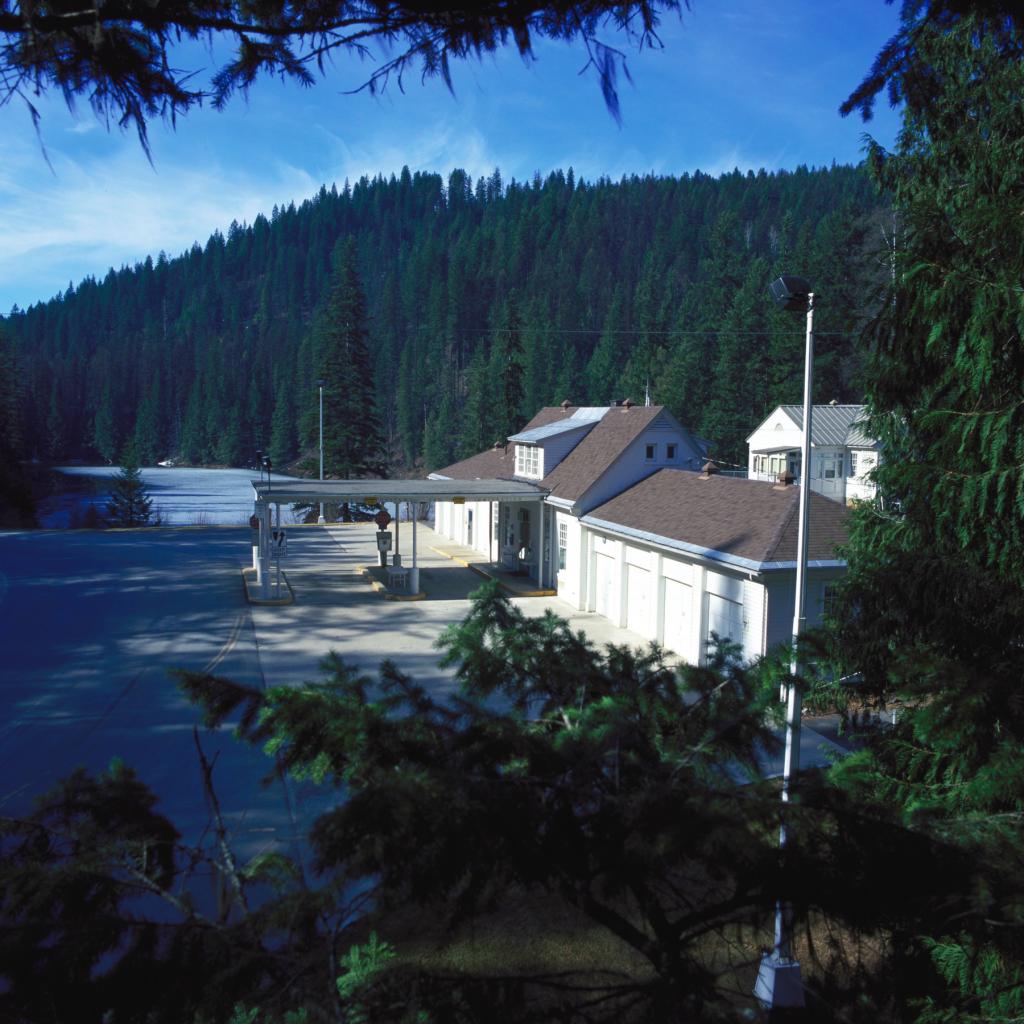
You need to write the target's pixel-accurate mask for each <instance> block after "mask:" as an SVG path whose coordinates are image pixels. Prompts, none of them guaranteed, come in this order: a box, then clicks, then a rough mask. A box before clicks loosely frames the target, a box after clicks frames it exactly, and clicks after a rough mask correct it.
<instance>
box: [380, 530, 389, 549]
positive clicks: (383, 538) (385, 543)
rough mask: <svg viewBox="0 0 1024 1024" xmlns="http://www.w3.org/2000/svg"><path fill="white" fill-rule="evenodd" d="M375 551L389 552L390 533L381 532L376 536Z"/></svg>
mask: <svg viewBox="0 0 1024 1024" xmlns="http://www.w3.org/2000/svg"><path fill="white" fill-rule="evenodd" d="M377 550H378V551H390V550H391V531H390V530H381V531H380V532H379V533H378V534H377Z"/></svg>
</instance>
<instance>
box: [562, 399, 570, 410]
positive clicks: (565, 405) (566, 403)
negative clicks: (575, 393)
mask: <svg viewBox="0 0 1024 1024" xmlns="http://www.w3.org/2000/svg"><path fill="white" fill-rule="evenodd" d="M562 408H563V409H569V408H571V403H570V402H569V399H568V398H566V399H563V401H562Z"/></svg>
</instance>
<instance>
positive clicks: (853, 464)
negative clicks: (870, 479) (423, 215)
mask: <svg viewBox="0 0 1024 1024" xmlns="http://www.w3.org/2000/svg"><path fill="white" fill-rule="evenodd" d="M856 475H857V453H856V452H850V476H856Z"/></svg>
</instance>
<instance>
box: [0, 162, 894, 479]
mask: <svg viewBox="0 0 1024 1024" xmlns="http://www.w3.org/2000/svg"><path fill="white" fill-rule="evenodd" d="M887 219H888V218H887V215H886V214H885V213H884V211H883V210H882V209H881V203H880V200H879V199H878V198H877V196H876V194H875V192H874V189H873V186H872V185H871V184H870V182H869V180H868V177H867V175H866V174H865V173H863V171H862V170H861V169H857V168H850V167H833V168H831V169H826V170H817V171H814V170H807V169H806V168H799V169H797V170H796V171H793V172H779V173H774V174H767V173H765V172H761V173H759V174H757V175H754V174H751V173H748V174H746V175H744V174H741V173H740V172H734V173H732V174H728V175H725V176H723V177H721V178H712V177H709V176H707V175H704V174H700V173H697V174H694V175H693V176H689V175H687V176H684V177H682V178H669V177H651V176H648V177H632V178H628V179H623V180H622V181H620V182H612V181H609V180H598V181H597V182H594V183H585V182H577V181H575V180H574V176H573V172H572V171H571V170H570V171H569V172H568V173H562V172H556V173H554V174H551V175H550V176H549V177H548V178H547V179H546V180H541V179H540V177H536V178H535V179H534V181H533V182H532V183H527V184H520V183H516V182H510V183H508V184H505V183H503V181H502V179H501V176H500V173H499V172H498V171H495V172H494V174H493V175H492V176H491V177H490V178H488V179H482V178H481V179H480V180H479V181H478V182H477V183H476V184H475V185H474V183H473V182H472V180H471V179H470V178H469V177H468V176H467V175H466V174H465V173H463V172H461V171H455V172H453V173H452V174H451V175H450V176H449V178H448V180H447V181H445V180H444V179H443V178H442V177H441V176H439V175H436V174H415V175H413V174H410V173H409V172H408V171H407V170H406V171H403V172H402V174H401V176H400V177H397V178H396V177H394V176H392V177H390V178H384V177H378V178H376V179H374V180H372V181H371V180H369V179H365V178H364V179H362V180H360V181H359V182H358V183H356V184H355V185H354V186H353V187H349V186H348V185H346V186H345V187H344V188H343V189H341V190H340V191H339V190H338V189H336V188H334V187H332V188H330V189H327V188H322V189H321V190H320V192H319V193H318V194H317V195H316V196H315V197H314V198H313V199H311V200H308V201H307V202H304V203H303V204H302V205H301V206H299V207H295V206H288V207H287V208H283V209H278V208H275V209H274V210H273V212H272V213H271V214H270V216H269V217H263V216H260V217H257V218H256V221H255V222H254V223H253V224H252V225H251V226H240V225H238V224H232V225H231V227H230V228H229V229H228V231H227V234H226V235H221V234H220V233H217V234H214V235H213V236H212V237H211V238H210V239H209V241H208V242H207V243H206V245H205V247H200V246H199V245H195V246H194V247H193V248H192V249H191V251H189V252H187V253H185V254H184V255H182V256H180V257H178V258H173V259H172V258H168V257H167V256H165V255H164V254H160V255H159V257H158V258H157V259H156V260H155V261H154V260H150V259H147V260H146V262H145V263H143V264H140V265H137V266H135V267H134V268H130V269H129V268H124V269H121V270H119V271H113V270H112V271H110V272H109V273H108V274H107V276H106V277H105V278H103V279H102V280H94V279H86V280H85V281H83V282H82V283H81V284H79V285H78V286H77V287H74V288H69V289H68V291H67V292H66V293H65V294H64V295H61V296H58V297H56V298H54V299H53V300H51V301H49V302H47V303H45V304H39V305H36V306H33V307H31V308H30V309H28V310H27V311H20V310H17V309H15V310H13V311H12V313H11V315H10V316H9V317H8V318H7V320H6V327H7V332H8V334H9V335H10V337H11V338H12V340H13V342H14V350H15V354H16V356H17V358H18V360H19V362H20V367H21V373H22V380H23V389H22V395H23V407H22V419H23V422H22V436H23V437H24V439H25V446H26V447H25V454H26V455H27V456H38V457H39V458H42V459H66V458H72V457H77V458H84V459H96V458H100V459H105V460H110V461H116V460H117V459H118V457H119V455H120V453H121V452H122V450H123V449H124V447H125V445H126V444H128V443H129V442H134V444H135V447H136V453H137V456H138V458H139V459H140V460H141V461H142V462H143V463H152V462H155V461H156V460H158V459H162V458H166V457H168V456H176V457H178V458H181V459H184V460H187V461H190V462H195V463H223V464H235V465H245V464H249V463H251V461H252V458H253V453H254V451H255V450H256V449H257V448H261V449H264V450H267V449H269V450H270V452H271V455H272V457H273V459H274V463H275V465H278V466H283V465H285V464H287V463H289V462H290V461H291V460H293V459H294V458H296V457H297V456H299V455H300V454H302V452H303V450H304V449H307V448H308V447H309V446H310V444H311V442H312V441H313V440H314V437H315V429H316V415H315V411H316V398H317V393H316V378H317V375H318V374H317V353H316V351H315V341H314V337H315V333H314V332H313V331H312V330H311V326H312V324H313V322H314V320H315V318H316V315H317V312H318V310H319V308H320V304H321V302H322V301H323V300H324V298H325V297H326V294H327V285H328V283H329V281H330V278H331V267H332V259H331V258H332V253H333V252H334V251H335V250H336V247H337V246H338V245H339V243H341V242H343V241H344V240H345V239H346V238H348V237H349V236H351V237H352V238H353V239H354V240H355V254H356V261H357V266H358V272H359V276H360V279H361V282H362V286H363V289H364V291H365V294H366V301H367V316H368V321H367V329H368V337H369V340H370V345H371V365H372V368H373V374H374V376H373V381H372V389H373V394H374V395H375V396H376V405H377V410H376V411H377V416H378V419H379V422H380V424H381V429H382V430H383V433H384V442H385V451H386V453H387V457H388V458H389V459H390V462H391V465H392V466H393V467H395V468H398V467H402V468H409V467H413V466H419V465H423V466H425V468H428V469H429V468H433V467H436V466H439V465H442V464H444V463H446V462H448V461H450V460H451V459H452V458H454V457H456V456H458V455H461V454H468V453H469V452H471V451H474V450H477V449H478V448H480V447H482V446H487V445H489V444H491V443H493V442H494V440H496V438H497V437H498V436H500V435H501V434H503V433H507V432H508V431H509V430H511V429H514V427H515V426H516V425H517V424H516V423H515V422H509V423H506V422H502V419H503V416H502V415H501V414H500V412H497V411H496V410H501V409H503V408H504V407H505V405H506V402H505V401H504V399H505V398H506V397H507V395H508V394H512V395H513V397H514V401H513V406H515V407H517V409H518V418H519V419H523V418H525V417H527V416H529V415H531V414H532V413H533V411H534V410H535V409H536V408H537V407H538V406H541V405H543V404H549V403H556V402H560V401H562V400H563V399H566V398H568V399H569V400H570V401H572V402H573V403H578V404H588V403H589V404H603V403H606V402H608V401H609V400H611V399H613V398H624V397H631V398H633V400H634V401H638V402H641V401H643V399H644V392H645V387H647V386H648V384H649V388H650V395H651V399H652V401H654V402H657V403H663V404H665V405H667V406H668V407H669V408H670V409H671V410H672V411H673V412H674V413H675V414H676V415H677V416H678V417H679V418H680V419H681V420H682V421H683V422H684V423H685V424H687V425H688V426H690V427H692V428H694V429H696V430H697V431H698V432H699V433H700V434H701V435H703V436H705V437H708V438H710V439H712V440H713V441H714V442H715V451H716V454H717V455H719V457H721V458H722V459H723V460H725V461H739V460H740V458H741V456H742V453H743V450H744V448H743V442H744V439H745V437H746V436H747V434H749V432H750V431H751V430H752V429H753V427H754V426H755V425H756V423H757V422H758V420H759V419H760V418H761V416H762V415H763V414H764V412H765V411H766V410H768V409H770V408H771V407H772V406H774V405H775V404H777V403H779V402H794V401H798V400H799V397H800V377H801V366H802V346H803V335H802V321H800V320H799V319H798V318H793V317H792V316H786V315H784V314H779V313H776V312H774V311H773V310H771V309H770V308H769V304H768V302H767V301H766V295H765V288H766V285H767V283H768V282H769V280H770V279H771V278H772V277H773V276H774V275H776V274H777V273H779V272H781V271H783V270H786V271H788V272H792V273H800V274H802V275H804V276H806V277H808V278H809V279H810V280H811V281H812V283H813V284H814V287H815V291H816V292H817V293H819V294H820V296H821V300H820V304H819V306H818V312H817V314H816V316H817V319H816V327H817V328H818V330H819V331H820V334H819V338H818V367H817V374H818V378H817V387H816V397H817V399H818V400H820V401H828V400H830V399H833V398H835V399H838V400H840V401H849V400H857V399H859V397H860V392H859V389H858V385H857V379H856V370H857V358H856V355H855V340H854V332H855V329H856V328H857V326H858V325H859V323H860V322H861V321H862V320H863V318H864V317H865V316H866V315H869V314H870V313H871V312H872V303H873V301H874V300H873V298H872V296H873V294H874V282H875V281H876V280H877V279H878V278H880V277H883V276H885V275H886V274H887V272H888V266H887V261H885V260H884V259H882V258H881V257H880V255H879V254H880V252H882V251H883V250H884V247H885V233H884V230H883V227H884V225H885V223H886V221H887ZM520 395H521V398H520V397H519V396H520ZM325 402H326V403H330V402H331V396H330V395H327V396H325ZM513 418H515V416H513Z"/></svg>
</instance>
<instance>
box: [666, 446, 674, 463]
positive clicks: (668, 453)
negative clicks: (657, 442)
mask: <svg viewBox="0 0 1024 1024" xmlns="http://www.w3.org/2000/svg"><path fill="white" fill-rule="evenodd" d="M676 449H677V446H676V445H674V444H667V445H665V458H666V459H669V460H671V459H674V458H675V457H676Z"/></svg>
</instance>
